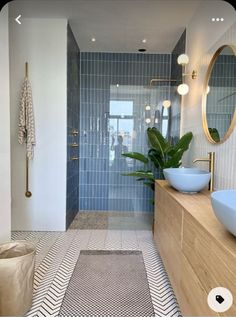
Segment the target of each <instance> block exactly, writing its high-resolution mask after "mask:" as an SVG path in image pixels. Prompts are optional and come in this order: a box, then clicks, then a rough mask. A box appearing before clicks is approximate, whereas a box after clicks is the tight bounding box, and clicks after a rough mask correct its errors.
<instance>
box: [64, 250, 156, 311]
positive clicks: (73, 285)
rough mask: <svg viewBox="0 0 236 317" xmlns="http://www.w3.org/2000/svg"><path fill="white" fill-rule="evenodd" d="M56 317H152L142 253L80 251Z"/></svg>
mask: <svg viewBox="0 0 236 317" xmlns="http://www.w3.org/2000/svg"><path fill="white" fill-rule="evenodd" d="M59 316H81V317H82V316H83V317H89V316H91V317H92V316H93V317H95V316H96V317H100V316H115V317H118V316H119V317H131V316H133V317H151V316H154V310H153V305H152V301H151V296H150V292H149V286H148V281H147V275H146V270H145V266H144V262H143V256H142V252H141V251H102V250H83V251H81V252H80V255H79V259H78V261H77V263H76V266H75V269H74V272H73V274H72V276H71V279H70V282H69V285H68V288H67V291H66V294H65V296H64V299H63V302H62V306H61V309H60V313H59Z"/></svg>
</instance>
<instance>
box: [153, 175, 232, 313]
mask: <svg viewBox="0 0 236 317" xmlns="http://www.w3.org/2000/svg"><path fill="white" fill-rule="evenodd" d="M154 239H155V242H156V245H157V248H158V250H159V252H160V255H161V257H162V260H163V263H164V265H165V268H166V271H167V273H168V276H169V279H170V281H171V284H172V287H173V289H174V292H175V295H176V297H177V300H178V303H179V306H180V309H181V311H182V314H183V315H184V316H236V238H235V237H234V236H233V235H231V234H230V233H228V232H227V231H226V230H225V228H224V227H223V225H222V224H221V223H220V222H219V221H218V220H217V218H216V217H215V215H214V212H213V209H212V206H211V201H210V194H209V192H208V191H205V192H201V193H197V194H193V195H188V194H182V193H180V192H178V191H176V190H174V189H172V188H171V187H170V186H169V185H168V184H167V182H166V181H163V180H158V181H156V184H155V216H154ZM219 286H221V287H226V288H228V289H229V290H230V291H231V293H232V295H233V297H234V304H233V306H232V307H231V308H230V309H229V310H228V311H226V312H225V313H220V314H219V313H218V314H217V313H215V312H214V311H212V310H211V309H210V308H209V306H208V304H207V296H208V293H209V291H210V290H211V289H212V288H215V287H219Z"/></svg>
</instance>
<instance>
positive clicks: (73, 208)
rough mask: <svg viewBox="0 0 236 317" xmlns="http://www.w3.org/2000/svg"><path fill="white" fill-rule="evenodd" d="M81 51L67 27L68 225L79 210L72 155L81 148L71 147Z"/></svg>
mask: <svg viewBox="0 0 236 317" xmlns="http://www.w3.org/2000/svg"><path fill="white" fill-rule="evenodd" d="M79 60H80V51H79V47H78V45H77V43H76V41H75V38H74V35H73V33H72V31H71V28H70V26H69V24H68V27H67V195H66V227H67V228H68V226H69V225H70V223H71V222H72V220H73V219H74V217H75V215H76V214H77V212H78V210H79V161H72V160H71V157H73V156H76V157H78V156H79V148H77V147H74V148H73V147H71V146H70V145H71V144H72V143H74V142H75V143H79V136H78V135H75V136H73V135H71V131H72V130H74V129H76V130H77V131H79V123H80V122H79V111H80V63H79Z"/></svg>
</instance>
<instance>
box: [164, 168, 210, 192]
mask: <svg viewBox="0 0 236 317" xmlns="http://www.w3.org/2000/svg"><path fill="white" fill-rule="evenodd" d="M163 173H164V176H165V179H166V180H167V181H168V182H169V184H170V185H171V186H172V187H174V188H175V189H177V190H178V191H180V192H184V193H197V192H199V191H201V190H202V189H203V188H205V187H206V186H207V185H208V183H209V181H210V178H211V173H209V172H207V171H204V170H201V169H199V168H185V167H181V168H165V169H164V170H163Z"/></svg>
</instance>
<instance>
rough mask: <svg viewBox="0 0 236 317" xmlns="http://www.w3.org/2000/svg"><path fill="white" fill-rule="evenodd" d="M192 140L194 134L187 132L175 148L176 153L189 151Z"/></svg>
mask: <svg viewBox="0 0 236 317" xmlns="http://www.w3.org/2000/svg"><path fill="white" fill-rule="evenodd" d="M192 138H193V134H192V132H187V133H186V134H184V135H183V136H182V137H181V138H180V139H179V141H178V142H177V143H176V145H175V146H174V149H173V150H174V151H175V152H178V151H179V150H183V151H187V149H188V148H189V144H190V142H191V141H192Z"/></svg>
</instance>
